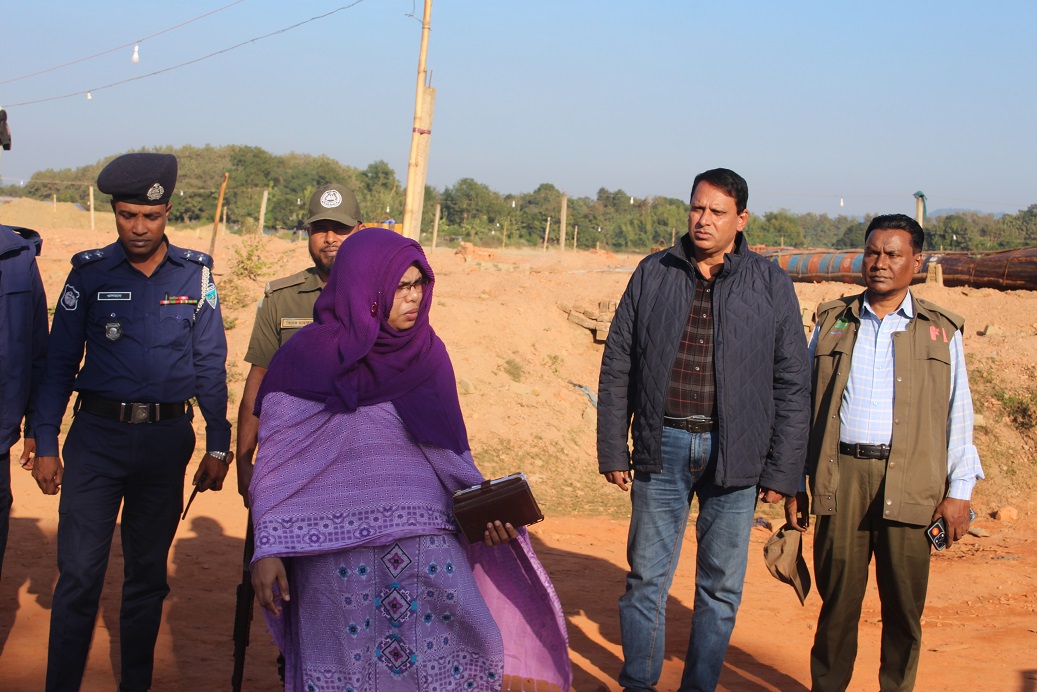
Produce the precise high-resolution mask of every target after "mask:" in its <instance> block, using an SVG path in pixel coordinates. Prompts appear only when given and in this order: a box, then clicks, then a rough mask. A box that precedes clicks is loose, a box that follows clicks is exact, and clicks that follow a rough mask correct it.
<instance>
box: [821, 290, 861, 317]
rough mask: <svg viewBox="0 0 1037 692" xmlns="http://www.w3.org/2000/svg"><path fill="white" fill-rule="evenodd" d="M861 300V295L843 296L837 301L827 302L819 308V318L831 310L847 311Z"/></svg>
mask: <svg viewBox="0 0 1037 692" xmlns="http://www.w3.org/2000/svg"><path fill="white" fill-rule="evenodd" d="M860 298H861V297H860V294H858V295H855V296H843V297H841V298H836V299H835V300H827V301H825V302H823V303H821V304H820V305H818V306H817V316H818V317H820V316H821V315H823V314H824V313H826V312H829V311H831V310H845V309H846V308H848V307H850V306H851V305H853V303H855V302H856V301H858V300H860Z"/></svg>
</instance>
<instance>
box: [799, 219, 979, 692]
mask: <svg viewBox="0 0 1037 692" xmlns="http://www.w3.org/2000/svg"><path fill="white" fill-rule="evenodd" d="M865 239H866V246H865V250H864V261H863V269H862V274H863V277H864V283H865V285H866V286H867V290H866V291H865V292H864V293H863V294H861V295H858V296H849V297H845V298H839V299H838V300H833V301H829V302H827V303H823V304H821V305H820V306H819V307H818V308H817V323H816V326H815V327H814V333H813V335H812V336H811V339H810V346H809V351H810V356H811V362H812V364H813V410H812V414H813V418H812V422H811V430H810V441H809V453H808V455H807V473H808V475H809V477H810V490H811V495H812V497H813V506H812V508H811V511H812V513H813V514H816V515H818V520H817V532H816V536H815V539H814V573H815V577H816V581H817V589H818V593H819V594H820V595H821V599H822V601H823V603H822V606H821V612H820V615H819V617H818V624H817V631H816V634H815V637H814V646H813V648H812V649H811V652H810V675H811V681H812V684H811V689H812V690H814V691H815V692H822V691H827V690H845V689H846V687H847V685H849V683H850V678H851V676H852V675H853V664H854V660H855V658H856V656H857V625H858V621H859V619H860V614H861V603H862V601H863V598H864V592H865V588H866V586H867V582H868V568H869V563H870V561H871V558H872V556H874V558H875V571H876V581H877V584H878V590H879V599H880V601H881V603H882V644H881V647H882V655H881V660H882V663H881V666H880V669H879V688H880V689H881V690H883V692H891V691H893V690H911V689H913V687H914V683H915V675H916V673H917V670H918V655H919V650H920V648H921V639H922V625H921V619H922V608H923V607H924V605H925V595H926V588H927V586H928V581H929V555H930V544H929V541H928V540H927V538H926V527H927V526H928V525H929V524H930V523H931V522H933V521H935V520H936V519H939V518H941V517H942V518H943V520H944V522H945V524H946V539H947V544H948V545H950V544H951V543H953V542H954V541H956V540H958V539H959V538H961V537H962V536H964V535H965V532H966V531H967V530H968V524H969V501H970V499H971V497H972V489H973V487H974V486H975V484H976V481H977V480H978V479H980V478H983V469H982V466H981V465H980V460H979V455H978V453H977V452H976V448H975V446H973V443H972V425H973V411H972V395H971V393H970V391H969V381H968V374H967V373H966V371H965V358H964V353H963V351H962V327H963V324H964V320H963V319H962V318H961V317H959V316H958V315H955V314H954V313H952V312H950V311H948V310H945V309H944V308H941V307H939V306H937V305H934V304H932V303H930V302H928V301H925V300H922V299H920V298H916V297H914V296H913V295H912V293H911V291H910V290H909V286H910V285H911V282H912V279H913V278H914V277H915V275H916V274H918V273H919V271H920V270H921V267H922V254H921V251H922V244H923V242H924V240H925V234H924V233H923V231H922V227H921V226H920V225H919V224H918V223H917V222H916V221H915V220H914V219H912V218H910V217H908V216H905V215H903V214H889V215H885V216H877V217H875V219H873V220H872V222H871V223H870V224H869V226H868V230H867V231H866V233H865ZM806 504H807V498H806V493H800V494H798V495H797V496H796V497H795V498H789V499H788V500H786V514H787V518H788V519H789V522H790V523H792V524H793V525H794V526H796V527H797V528H799V529H800V530H805V529H806V526H807V524H808V520H807V518H806Z"/></svg>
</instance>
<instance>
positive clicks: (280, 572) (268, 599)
mask: <svg viewBox="0 0 1037 692" xmlns="http://www.w3.org/2000/svg"><path fill="white" fill-rule="evenodd" d="M275 584H276V585H277V592H276V593H275V592H274V585H275ZM252 588H253V590H255V592H256V598H257V599H258V600H259V605H261V606H263V608H265V609H266V610H268V611H270V612H271V613H273V614H274V615H276V616H277V617H281V606H280V605H279V604H278V601H282V600H283V601H286V602H287V601H290V600H292V599H291V597H290V596H289V595H288V575H287V573H286V572H285V569H284V562H283V561H282V560H281V558H279V557H264V558H262V559H260V560H257V561H256V564H254V565H252Z"/></svg>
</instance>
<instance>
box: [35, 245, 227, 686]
mask: <svg viewBox="0 0 1037 692" xmlns="http://www.w3.org/2000/svg"><path fill="white" fill-rule="evenodd" d="M163 242H164V243H165V244H166V256H165V258H164V259H163V260H162V261H161V263H160V264H159V265H158V266H157V268H156V269H155V270H154V271H153V272H152V274H151V275H150V276H145V275H144V274H143V273H142V272H140V271H139V270H138V269H136V268H135V267H133V266H132V265H131V263H130V261H129V259H128V258H127V255H126V253H125V251H124V249H123V246H122V244H121V243H119V242H115V243H113V244H111V245H109V246H107V247H105V248H101V249H99V250H89V251H86V252H81V253H79V254H77V255H75V256H74V257H73V258H72V265H73V269H72V271H71V272H70V273H69V275H68V279H67V281H66V283H65V286H64V288H63V289H62V291H61V294H60V296H59V298H58V303H57V307H56V309H55V314H54V324H53V327H52V336H51V341H50V345H51V347H50V351H49V353H48V357H47V372H46V374H45V376H44V382H43V385H42V387H41V391H40V394H39V403H38V413H37V424H36V445H37V447H36V451H37V455H38V456H55V455H56V454H57V446H58V445H57V437H58V429H59V426H60V424H61V419H62V416H63V415H64V412H65V408H66V406H67V404H68V400H69V397H70V395H71V393H72V391H73V389H74V390H76V391H78V392H79V397H78V399H77V402H76V406H75V410H76V414H75V418H74V421H73V423H72V426H71V428H70V430H69V432H68V436H67V438H66V440H65V446H64V462H65V471H64V477H63V480H62V486H61V499H60V505H59V514H60V518H59V525H58V569H59V572H60V576H59V579H58V584H57V587H56V589H55V592H54V603H53V609H52V612H51V629H50V649H49V661H48V671H47V689H48V690H66V689H72V690H74V689H78V687H79V684H80V681H81V679H82V675H83V670H84V668H85V665H86V659H87V655H88V652H89V647H90V638H91V635H92V632H93V627H94V620H95V617H96V614H97V607H98V600H99V598H100V593H101V587H102V585H103V582H104V575H105V571H106V569H107V564H108V555H109V550H110V547H111V540H112V534H113V532H114V529H115V522H116V517H117V514H118V511H119V505H120V503H122V504H123V512H122V523H121V528H122V544H123V554H124V558H125V564H126V569H125V581H124V584H123V592H122V611H121V615H120V626H121V646H122V689H124V690H129V689H142V690H144V689H147V688H148V687H149V686H150V684H151V674H152V668H153V663H154V646H155V640H156V638H157V635H158V629H159V624H160V621H161V616H162V601H163V599H164V598H165V596H166V594H167V593H168V592H169V586H168V584H167V581H166V561H167V557H168V553H169V548H170V546H171V545H172V542H173V536H174V534H175V532H176V527H177V524H178V521H179V514H180V512H181V510H182V506H183V489H184V472H185V469H186V467H187V464H188V462H189V461H190V458H191V455H192V453H193V451H194V444H195V436H194V430H193V428H192V425H191V419H192V418H193V407H192V405H191V403H189V401H188V400H189V399H191V398H192V397H194V398H195V400H196V401H197V403H198V407H199V408H200V409H201V412H202V415H203V416H204V417H205V422H206V438H207V446H206V449H209V450H228V449H229V448H230V423H229V422H228V421H227V380H226V357H227V341H226V335H225V333H224V328H223V318H222V316H221V313H220V305H219V301H218V297H217V292H216V286H215V284H214V283H213V281H212V276H211V268H212V258H211V257H209V255H206V254H204V253H201V252H197V251H194V250H186V249H182V248H178V247H175V246H173V245H170V244H168V240H167V239H165V238H163ZM84 345H85V348H86V359H85V361H83V364H82V368H80V360H81V358H82V356H83V350H84Z"/></svg>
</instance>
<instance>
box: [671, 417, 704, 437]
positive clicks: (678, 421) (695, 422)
mask: <svg viewBox="0 0 1037 692" xmlns="http://www.w3.org/2000/svg"><path fill="white" fill-rule="evenodd" d="M663 425H665V426H666V427H667V428H676V429H678V430H686V431H687V432H690V433H708V432H712V431H714V430H716V429H717V420H716V419H715V418H707V417H706V416H691V417H690V418H670V417H669V416H663Z"/></svg>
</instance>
